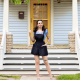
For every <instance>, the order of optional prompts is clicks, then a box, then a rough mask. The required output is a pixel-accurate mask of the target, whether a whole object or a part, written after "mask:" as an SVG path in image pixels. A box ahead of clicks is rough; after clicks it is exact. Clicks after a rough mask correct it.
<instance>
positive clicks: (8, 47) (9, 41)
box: [0, 32, 13, 53]
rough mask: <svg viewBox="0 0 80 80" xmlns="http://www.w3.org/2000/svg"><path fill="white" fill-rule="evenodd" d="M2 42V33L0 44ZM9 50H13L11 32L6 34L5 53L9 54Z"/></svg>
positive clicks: (0, 34)
mask: <svg viewBox="0 0 80 80" xmlns="http://www.w3.org/2000/svg"><path fill="white" fill-rule="evenodd" d="M1 40H2V32H0V44H1ZM11 48H13V34H12V33H11V32H6V53H11Z"/></svg>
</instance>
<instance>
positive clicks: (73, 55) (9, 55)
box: [4, 53, 78, 58]
mask: <svg viewBox="0 0 80 80" xmlns="http://www.w3.org/2000/svg"><path fill="white" fill-rule="evenodd" d="M47 57H48V58H51V57H53V58H55V57H56V58H61V57H64V58H78V56H77V54H76V53H49V54H48V56H47ZM4 58H34V56H33V55H32V54H30V53H20V54H19V53H5V55H4ZM39 58H42V56H39Z"/></svg>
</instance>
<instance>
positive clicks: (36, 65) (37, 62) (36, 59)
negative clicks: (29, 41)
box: [34, 55, 40, 77]
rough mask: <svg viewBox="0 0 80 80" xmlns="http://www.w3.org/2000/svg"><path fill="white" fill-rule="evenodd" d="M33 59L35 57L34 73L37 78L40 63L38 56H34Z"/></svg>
mask: <svg viewBox="0 0 80 80" xmlns="http://www.w3.org/2000/svg"><path fill="white" fill-rule="evenodd" d="M34 57H35V68H36V73H37V77H39V69H40V67H39V63H40V61H39V56H38V55H34Z"/></svg>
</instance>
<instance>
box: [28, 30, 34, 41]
mask: <svg viewBox="0 0 80 80" xmlns="http://www.w3.org/2000/svg"><path fill="white" fill-rule="evenodd" d="M29 36H30V40H31V41H32V42H34V41H35V37H34V35H33V38H32V37H31V30H30V31H29Z"/></svg>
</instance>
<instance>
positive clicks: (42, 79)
mask: <svg viewBox="0 0 80 80" xmlns="http://www.w3.org/2000/svg"><path fill="white" fill-rule="evenodd" d="M20 80H37V77H27V76H22V77H21V79H20ZM40 80H50V77H40ZM53 80H56V78H55V77H53Z"/></svg>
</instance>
